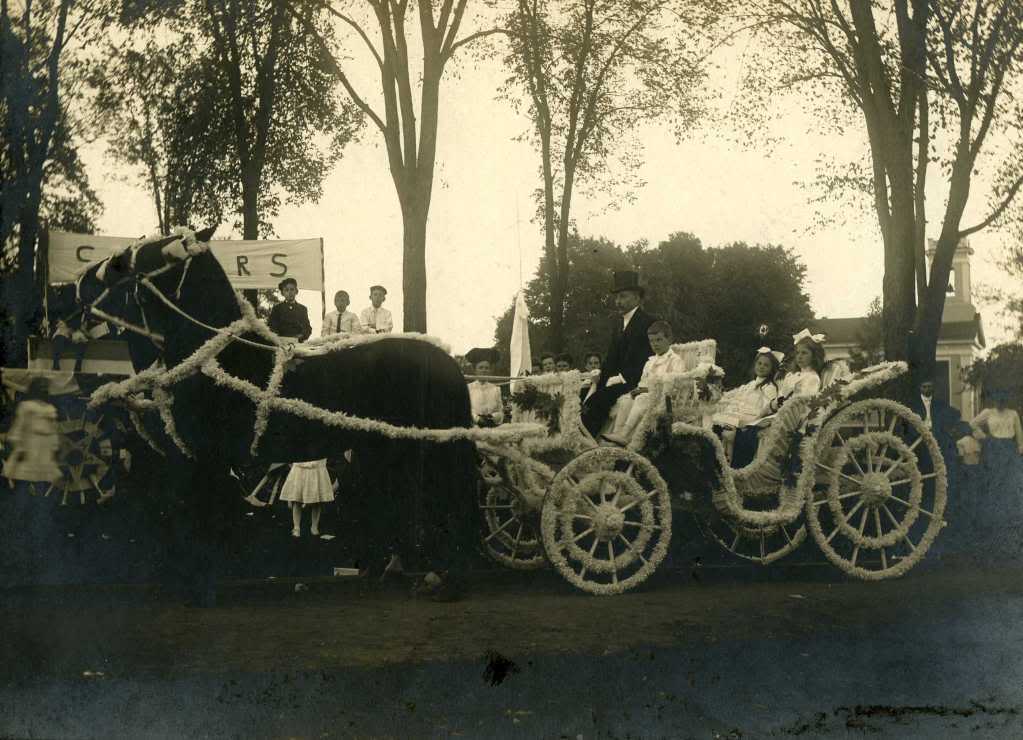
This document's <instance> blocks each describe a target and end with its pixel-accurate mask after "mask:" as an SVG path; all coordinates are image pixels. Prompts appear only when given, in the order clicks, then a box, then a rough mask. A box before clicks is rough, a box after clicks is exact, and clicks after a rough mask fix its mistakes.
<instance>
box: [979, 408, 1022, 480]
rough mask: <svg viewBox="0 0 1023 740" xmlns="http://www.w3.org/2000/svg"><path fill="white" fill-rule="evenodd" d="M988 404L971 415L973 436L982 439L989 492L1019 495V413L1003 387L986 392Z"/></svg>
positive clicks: (1020, 442) (1020, 437) (1020, 439)
mask: <svg viewBox="0 0 1023 740" xmlns="http://www.w3.org/2000/svg"><path fill="white" fill-rule="evenodd" d="M987 398H988V401H989V403H991V404H992V405H991V406H988V407H986V408H985V409H984V410H983V411H981V412H980V413H979V414H977V415H976V416H975V417H973V421H971V422H970V427H971V428H972V429H973V436H974V438H975V439H978V440H980V441H981V442H982V445H983V457H984V470H985V477H986V478H987V486H988V492H989V493H990V494H993V495H994V494H1002V493H1009V491H1010V490H1012V491H1013V492H1014V493H1016V494H1017V495H1018V494H1019V490H1018V486H1019V481H1018V476H1019V470H1018V468H1019V457H1020V455H1023V427H1021V426H1020V420H1019V414H1018V413H1017V412H1016V410H1015V409H1011V408H1009V393H1008V391H1005V390H1002V389H995V390H991V391H989V392H988V393H987Z"/></svg>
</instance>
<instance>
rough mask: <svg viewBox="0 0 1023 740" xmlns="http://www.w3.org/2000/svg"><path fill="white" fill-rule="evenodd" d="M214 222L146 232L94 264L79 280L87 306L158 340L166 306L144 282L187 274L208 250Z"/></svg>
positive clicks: (170, 280)
mask: <svg viewBox="0 0 1023 740" xmlns="http://www.w3.org/2000/svg"><path fill="white" fill-rule="evenodd" d="M214 230H215V227H213V228H209V229H203V230H202V231H199V232H194V231H192V230H191V229H185V228H180V227H179V228H177V229H175V232H174V233H173V234H170V235H169V236H153V237H143V238H142V239H140V240H138V241H136V242H134V243H133V244H129V245H128V246H127V247H125V248H124V249H122V250H120V251H118V252H115V253H114V254H112V255H111V256H109V257H107V258H106V259H104V260H101V261H100V262H97V263H96V264H94V265H90V266H89V267H87V268H86V269H85V270H83V271H82V273H81V274H80V275H79V277H78V279H77V281H76V282H75V297H76V299H77V301H78V303H79V304H80V305H81V307H82V309H83V310H84V311H86V312H91V313H92V314H93V315H94V316H95V317H97V318H99V319H103V320H106V321H110V322H111V323H113V324H115V325H118V326H120V327H122V328H124V329H127V330H128V331H129V332H131V333H134V334H135V335H139V336H144V337H146V338H148V339H150V340H153V341H155V342H160V341H162V339H163V336H162V331H163V328H164V324H165V322H164V321H162V320H161V317H160V314H162V313H163V312H164V308H163V306H158V305H157V302H156V301H154V300H153V299H152V298H151V297H150V296H148V290H143V289H141V288H140V285H141V284H142V283H143V282H146V283H148V284H151V285H154V286H157V287H159V285H166V284H174V283H175V282H176V281H180V280H181V279H182V272H183V271H184V269H185V266H186V265H187V263H188V262H189V261H190V260H191V258H193V257H198V256H200V255H202V254H204V253H206V252H208V251H209V244H208V243H207V242H208V241H209V239H210V237H211V236H212V235H213V232H214Z"/></svg>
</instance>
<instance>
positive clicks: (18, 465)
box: [4, 399, 61, 483]
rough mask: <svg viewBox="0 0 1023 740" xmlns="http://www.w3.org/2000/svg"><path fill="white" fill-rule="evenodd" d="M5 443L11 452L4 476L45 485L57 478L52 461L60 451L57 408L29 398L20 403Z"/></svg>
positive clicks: (54, 461) (57, 471)
mask: <svg viewBox="0 0 1023 740" xmlns="http://www.w3.org/2000/svg"><path fill="white" fill-rule="evenodd" d="M7 442H8V444H9V445H10V447H11V453H10V455H9V456H8V458H7V462H5V463H4V477H6V478H10V479H12V480H26V481H45V482H47V483H53V482H54V481H56V480H58V479H59V478H60V477H61V472H60V468H59V467H57V460H56V457H57V451H58V450H59V449H60V437H59V436H58V434H57V409H55V408H54V407H53V406H52V405H50V404H48V403H46V402H45V401H35V400H32V399H26V400H24V401H22V402H20V403H19V404H18V408H17V410H16V411H15V412H14V423H13V424H11V429H10V431H9V432H8V433H7Z"/></svg>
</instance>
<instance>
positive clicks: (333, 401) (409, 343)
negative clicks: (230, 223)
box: [78, 234, 480, 603]
mask: <svg viewBox="0 0 1023 740" xmlns="http://www.w3.org/2000/svg"><path fill="white" fill-rule="evenodd" d="M203 237H205V239H208V238H209V235H208V234H205V235H202V236H200V241H199V242H198V243H196V242H195V241H194V240H192V241H191V242H190V244H191V246H190V248H189V250H188V251H187V252H186V251H185V249H184V247H183V241H182V240H180V239H179V240H177V241H176V242H175V241H171V243H170V244H169V245H168V243H167V242H168V240H167V239H164V240H161V241H155V242H152V243H149V244H144V245H143V246H141V247H135V248H128V249H126V250H125V251H123V252H121V253H119V254H116V255H114V256H112V257H110V258H109V259H107V260H105V261H104V262H102V263H100V264H98V265H95V266H92V267H90V268H88V269H87V270H86V271H85V273H84V274H83V275H82V277H81V278H80V279H79V281H78V297H79V300H80V301H81V302H82V304H83V305H84V306H86V307H87V308H88V307H89V306H90V305H92V304H95V308H96V309H101V310H102V311H103V312H107V315H116V316H119V317H120V318H124V319H127V320H128V321H129V322H130V323H134V324H135V325H136V326H143V325H144V327H145V328H146V330H148V332H149V333H151V334H156V335H162V340H163V341H162V351H161V352H159V356H160V357H161V359H162V361H163V365H164V367H165V368H167V369H168V370H172V369H173V368H175V367H178V366H180V365H181V363H182V362H183V361H185V360H187V358H189V357H190V356H191V355H192V354H193V353H195V352H196V350H197V349H199V348H200V347H202V346H203V345H204V344H205V343H206V342H207V341H208V340H210V339H211V338H213V337H214V336H215V332H214V331H211V329H209V328H206V327H203V326H202V325H200V323H197V322H196V321H193V320H192V319H196V320H197V321H198V322H201V323H202V324H205V325H207V327H215V328H223V327H227V326H228V325H230V324H231V323H232V322H235V321H237V320H239V319H241V318H242V315H243V314H242V310H241V307H240V306H239V302H238V298H237V296H236V294H235V292H234V290H233V289H232V287H231V285H230V283H229V282H228V279H227V276H226V275H225V274H224V271H223V269H222V268H221V266H220V264H219V263H218V261H217V260H216V259H215V258H214V256H213V254H212V253H210V251H209V248H208V245H207V244H205V243H204V242H203V241H201V239H202V238H203ZM143 281H148V282H149V283H150V284H151V285H152V286H153V287H155V288H156V290H158V291H159V292H160V294H162V295H163V296H164V297H166V298H167V299H168V300H169V301H171V302H172V303H173V304H174V305H175V306H176V307H177V308H178V309H180V313H179V312H177V311H175V310H173V309H172V308H171V307H170V306H168V305H167V304H166V303H164V302H163V301H162V300H161V299H160V297H159V296H158V295H156V294H155V293H154V292H152V291H151V290H150V289H149V288H147V287H146V286H145V285H144V283H143ZM97 299H99V300H98V302H97ZM182 314H184V315H182ZM240 336H241V337H243V338H244V339H248V340H251V341H253V342H255V343H257V344H260V345H269V342H268V340H267V338H265V337H262V336H260V335H259V334H258V333H254V332H251V331H250V332H246V333H243V334H240ZM130 344H131V345H132V358H133V362H134V363H135V364H136V370H137V371H138V370H142V369H143V368H144V367H145V366H147V365H148V364H150V363H151V362H152V360H153V359H154V357H156V356H157V352H155V351H154V349H153V345H152V344H150V342H149V341H141V342H140V341H139V340H138V339H135V340H132V342H131V343H130ZM217 359H218V361H219V363H220V365H221V366H222V367H223V369H224V371H225V372H226V373H228V374H229V375H231V376H234V377H236V378H239V379H241V380H245V381H248V382H250V383H253V384H254V385H256V386H257V387H259V388H266V387H267V384H268V380H269V379H270V375H271V372H272V370H273V366H274V359H275V356H274V353H273V351H272V347H271V348H269V349H268V348H267V347H265V346H263V347H257V346H252V345H250V344H246V343H244V342H242V341H232V342H231V343H229V344H228V345H227V346H226V347H225V348H224V349H223V350H222V351H221V352H220V353H219V355H218V356H217ZM170 390H171V392H172V394H173V403H172V416H173V421H174V425H175V427H176V431H177V434H178V436H179V439H180V440H181V441H183V442H184V444H185V446H186V447H187V449H188V451H189V452H190V453H191V456H189V457H186V456H185V455H183V454H181V453H180V452H179V451H178V450H177V446H176V445H175V444H174V443H173V442H170V439H169V437H167V435H164V436H163V439H162V441H161V446H162V447H163V448H164V449H165V450H166V451H167V454H168V462H169V463H170V464H169V466H168V474H169V475H171V476H172V479H173V480H174V482H175V483H174V485H175V487H176V488H177V489H178V492H179V493H178V495H179V499H180V500H182V501H183V502H184V504H185V506H186V511H187V512H189V513H190V515H191V520H190V524H191V531H190V532H189V534H188V535H187V537H188V541H189V544H188V547H189V550H190V553H189V560H190V562H191V563H192V564H193V565H192V566H191V568H190V570H191V571H192V572H193V573H194V575H195V581H194V582H193V584H192V586H193V588H195V589H197V592H196V594H194V596H196V598H197V600H198V601H199V602H201V603H211V602H212V601H213V600H214V599H215V578H216V572H217V569H218V563H220V562H221V561H222V558H223V556H224V555H225V552H224V547H225V545H224V543H225V542H226V540H227V537H228V535H229V533H230V530H231V527H232V523H233V522H236V521H237V519H236V518H234V512H233V511H232V509H233V508H234V507H236V506H237V504H238V501H239V497H238V487H237V485H236V484H235V485H232V479H231V477H230V472H231V470H232V468H234V469H238V468H239V467H240V466H245V465H251V464H253V463H257V464H264V465H265V464H267V463H269V462H296V461H303V460H315V459H320V458H325V457H326V458H338V457H339V456H340V455H341V454H342V453H343V452H344V451H345V450H349V449H350V450H353V452H354V457H353V460H354V463H355V467H356V469H357V470H358V471H359V475H358V481H359V484H360V485H359V490H356V491H350V492H348V491H346V492H345V493H346V494H347V495H350V496H351V500H350V501H349V500H348V499H347V498H346V501H345V503H346V508H345V510H344V514H345V517H344V518H345V519H346V520H348V521H351V522H353V527H352V528H351V529H352V532H351V534H352V535H353V536H354V537H355V538H356V541H357V542H360V543H361V546H362V549H361V553H362V554H363V555H364V556H365V555H366V554H369V553H372V552H373V551H374V548H389V547H397V548H398V551H399V552H403V553H404V554H405V555H406V556H407V557H411V559H412V560H413V561H417V560H418V564H419V565H422V566H425V567H430V568H433V569H434V570H438V571H443V570H447V571H449V572H450V573H452V574H458V573H460V572H463V571H464V569H465V568H467V567H468V564H469V563H470V562H471V560H472V558H473V557H474V556H475V554H476V551H477V548H478V545H479V531H480V530H479V527H478V524H477V518H476V517H477V510H476V505H475V498H474V487H475V476H476V452H475V447H474V445H473V443H472V442H471V441H468V440H465V439H461V440H454V441H434V440H427V441H423V440H420V439H417V440H407V439H399V438H397V437H399V436H400V435H395V434H382V433H380V432H379V431H362V430H353V429H342V428H338V427H336V426H331V425H328V424H325V423H322V422H321V421H318V420H311V419H308V418H303V417H301V416H297V415H295V414H294V413H291V412H290V411H285V410H272V411H271V412H270V415H269V418H268V423H267V426H266V430H265V433H264V434H263V436H262V438H261V440H260V443H259V447H258V454H257V456H256V457H255V458H253V457H252V455H251V454H250V446H251V445H252V442H253V437H254V434H255V431H254V430H255V427H256V404H255V403H254V402H253V401H252V400H251V399H250V398H248V397H247V396H245V395H244V394H243V393H241V392H239V391H237V390H234V389H230V388H227V387H224V386H223V385H218V384H216V383H215V382H214V380H213V379H211V378H210V377H208V376H207V375H204V374H203V373H201V372H198V373H194V374H191V375H189V376H187V377H185V378H184V379H182V380H180V381H179V382H177V383H176V384H175V385H173V386H172V387H171V389H170ZM278 395H279V397H281V398H285V399H301V400H303V401H306V402H308V403H309V404H312V406H315V407H317V408H319V409H324V410H326V411H332V412H338V411H340V412H344V413H345V414H348V415H350V416H351V417H358V418H362V419H372V420H377V421H383V422H387V423H389V424H391V425H394V426H395V427H417V428H420V429H434V430H436V429H451V428H459V427H469V426H470V425H471V414H470V406H469V398H468V392H467V389H466V384H465V380H464V378H463V377H462V375H461V372H460V371H459V368H458V366H457V364H456V363H455V361H454V360H453V359H452V358H451V357H450V356H449V355H448V354H447V353H446V352H445V351H444V350H442V349H441V348H440V347H438V346H436V345H434V344H432V343H430V342H429V341H426V340H425V339H419V338H416V337H411V336H402V335H395V336H393V337H388V338H383V339H380V340H377V341H371V342H367V343H364V344H356V345H355V346H352V347H348V348H344V349H337V350H333V351H330V352H329V353H327V354H324V355H321V356H316V357H308V358H303V359H301V360H300V361H298V362H297V363H291V364H289V369H288V370H287V372H286V373H285V375H284V379H283V383H282V385H281V388H280V392H279V394H278ZM150 414H152V412H150ZM152 415H153V416H154V417H155V414H152ZM360 538H361V539H360ZM417 555H418V557H417Z"/></svg>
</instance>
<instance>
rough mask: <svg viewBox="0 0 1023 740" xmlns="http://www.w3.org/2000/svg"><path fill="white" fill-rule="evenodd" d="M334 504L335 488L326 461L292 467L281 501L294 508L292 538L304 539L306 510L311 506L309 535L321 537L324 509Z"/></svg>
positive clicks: (293, 464)
mask: <svg viewBox="0 0 1023 740" xmlns="http://www.w3.org/2000/svg"><path fill="white" fill-rule="evenodd" d="M333 500H334V487H333V484H332V483H331V482H330V473H328V472H327V460H326V458H324V459H323V460H310V461H309V462H297V463H292V465H291V472H289V473H288V478H287V480H285V481H284V487H283V488H281V501H287V502H288V503H289V504H290V505H291V524H292V528H291V536H292V537H301V536H302V531H301V525H302V509H303V508H304V507H306V506H309V507H311V509H310V511H311V512H312V513H311V514H310V517H311V519H312V523H311V524H312V526H311V527H310V528H309V533H310V534H311V535H312V536H313V537H319V536H320V513H321V510H322V505H323V504H327V503H330V502H331V501H333Z"/></svg>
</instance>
